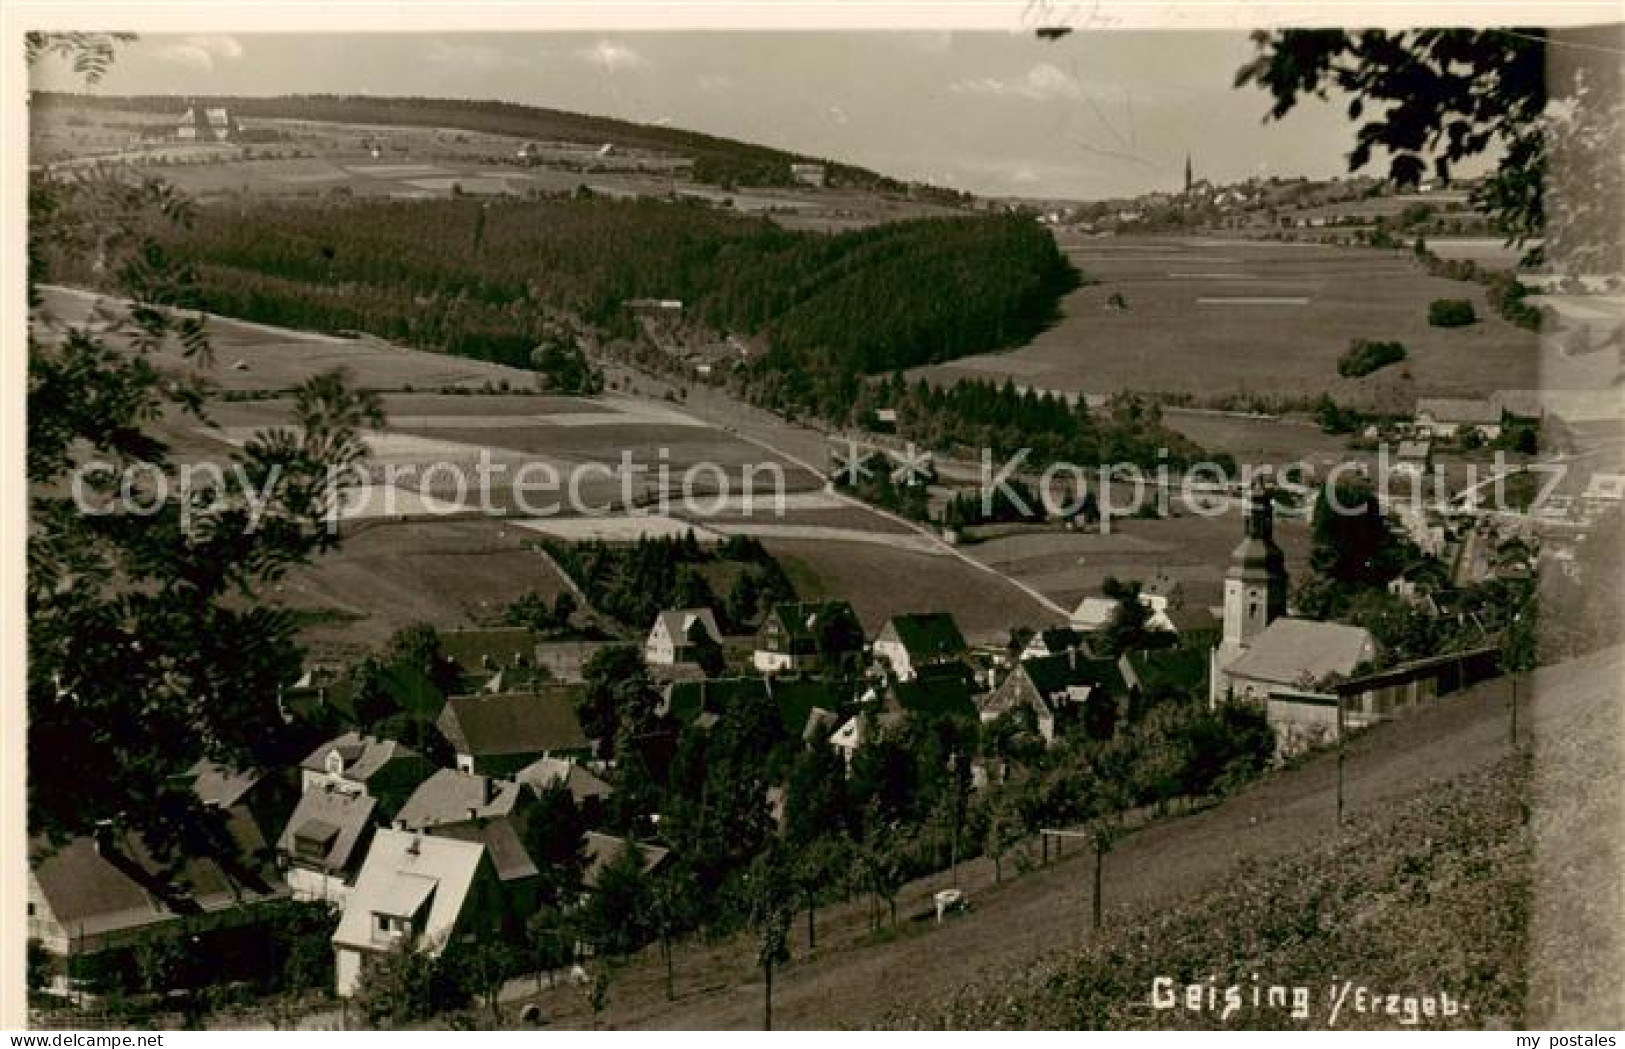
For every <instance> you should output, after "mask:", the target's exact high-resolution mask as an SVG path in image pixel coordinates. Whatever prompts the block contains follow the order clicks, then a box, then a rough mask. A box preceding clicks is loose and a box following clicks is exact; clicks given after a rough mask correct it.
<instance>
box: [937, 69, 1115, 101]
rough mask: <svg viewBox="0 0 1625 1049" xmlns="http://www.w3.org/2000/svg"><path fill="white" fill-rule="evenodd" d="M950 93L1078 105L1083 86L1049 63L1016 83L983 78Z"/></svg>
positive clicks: (1018, 79) (1068, 74) (967, 81)
mask: <svg viewBox="0 0 1625 1049" xmlns="http://www.w3.org/2000/svg"><path fill="white" fill-rule="evenodd" d="M950 90H952V91H956V92H958V93H960V94H970V95H991V96H995V97H1003V98H1024V99H1027V100H1028V101H1030V102H1052V101H1055V100H1058V99H1064V100H1067V101H1072V102H1076V101H1079V100H1081V99H1082V98H1083V97H1084V90H1083V85H1082V84H1080V83H1079V82H1078V79H1077V77H1074V76H1073V75H1071V74H1070V73H1067V72H1065V71H1064V70H1062V69H1061V68H1059V67H1058V66H1054V65H1051V64H1050V63H1048V62H1040V63H1039V64H1038V65H1036V66H1033V67H1032V68H1031V69H1029V70H1027V72H1026V74H1025V75H1024V76H1020V77H1016V78H1014V79H1010V80H999V79H997V78H995V77H982V78H980V79H977V80H961V81H959V82H958V83H956V84H954V85H953V86H952V87H951V88H950Z"/></svg>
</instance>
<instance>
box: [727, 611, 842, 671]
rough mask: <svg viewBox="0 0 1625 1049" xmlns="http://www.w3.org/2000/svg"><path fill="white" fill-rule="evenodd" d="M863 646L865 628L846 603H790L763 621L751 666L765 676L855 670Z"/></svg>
mask: <svg viewBox="0 0 1625 1049" xmlns="http://www.w3.org/2000/svg"><path fill="white" fill-rule="evenodd" d="M863 643H864V634H863V624H862V623H861V622H859V620H858V616H857V613H855V612H853V611H852V606H851V605H849V604H847V603H846V602H845V601H794V602H786V603H783V604H777V605H774V606H773V607H772V608H770V609H768V611H767V615H766V616H765V617H763V620H762V626H761V629H760V630H758V631H757V634H756V648H755V651H754V652H753V653H752V655H751V663H752V665H754V666H755V667H756V669H757V670H759V671H761V672H762V673H764V674H771V673H776V672H780V671H785V670H795V671H833V670H841V669H849V668H855V667H856V666H857V664H858V663H859V662H860V661H861V660H862V658H863Z"/></svg>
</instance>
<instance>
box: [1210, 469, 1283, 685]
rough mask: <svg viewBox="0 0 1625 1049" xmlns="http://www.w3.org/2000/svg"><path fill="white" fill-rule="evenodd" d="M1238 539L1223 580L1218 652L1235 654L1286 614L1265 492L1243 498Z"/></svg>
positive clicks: (1271, 504)
mask: <svg viewBox="0 0 1625 1049" xmlns="http://www.w3.org/2000/svg"><path fill="white" fill-rule="evenodd" d="M1244 512H1245V515H1246V517H1245V523H1244V525H1243V533H1244V534H1243V537H1242V540H1241V542H1240V543H1239V544H1238V545H1237V546H1236V549H1235V551H1234V552H1233V553H1231V555H1230V568H1229V570H1228V571H1227V572H1225V576H1224V642H1223V647H1224V648H1225V649H1228V650H1229V651H1230V652H1231V653H1237V652H1239V651H1240V650H1241V649H1244V648H1246V647H1247V646H1248V645H1249V644H1251V643H1252V640H1253V638H1255V637H1257V636H1258V635H1259V634H1261V633H1263V632H1264V628H1265V627H1267V626H1269V625H1270V623H1271V622H1273V621H1274V620H1276V619H1278V618H1280V617H1281V616H1283V615H1285V614H1286V593H1287V574H1286V556H1285V555H1284V554H1282V553H1281V548H1280V547H1279V546H1276V545H1275V502H1274V498H1273V494H1272V493H1271V492H1270V491H1269V489H1267V488H1265V487H1263V486H1261V485H1260V486H1258V487H1255V488H1253V489H1252V490H1251V491H1250V492H1248V493H1247V502H1246V507H1245V511H1244Z"/></svg>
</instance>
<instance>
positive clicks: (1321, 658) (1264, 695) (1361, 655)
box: [1220, 616, 1377, 702]
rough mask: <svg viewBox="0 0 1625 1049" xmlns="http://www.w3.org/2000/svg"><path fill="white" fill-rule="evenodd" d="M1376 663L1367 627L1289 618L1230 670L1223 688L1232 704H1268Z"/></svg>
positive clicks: (1244, 652) (1266, 632)
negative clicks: (1279, 694) (1276, 696)
mask: <svg viewBox="0 0 1625 1049" xmlns="http://www.w3.org/2000/svg"><path fill="white" fill-rule="evenodd" d="M1376 657H1377V643H1376V641H1375V639H1373V638H1372V636H1371V632H1370V631H1368V630H1366V629H1365V628H1364V627H1357V626H1350V625H1348V624H1347V623H1323V622H1320V621H1318V620H1313V619H1296V618H1293V617H1291V616H1283V617H1281V618H1280V619H1276V620H1274V621H1273V622H1271V623H1270V625H1269V626H1267V627H1265V628H1264V632H1263V633H1261V634H1259V635H1258V636H1257V637H1255V638H1253V639H1252V641H1251V643H1250V644H1249V645H1248V646H1247V648H1245V649H1244V650H1242V652H1241V653H1240V655H1238V656H1237V657H1236V658H1235V659H1234V660H1232V661H1231V662H1230V663H1228V664H1227V665H1226V666H1225V667H1224V669H1223V674H1224V678H1223V681H1222V682H1221V683H1220V688H1221V689H1222V690H1223V692H1224V694H1225V695H1226V696H1228V697H1229V698H1231V699H1242V700H1253V701H1257V702H1264V701H1266V700H1268V698H1269V696H1270V694H1271V692H1273V691H1277V690H1282V689H1295V690H1315V689H1317V688H1319V687H1321V685H1322V683H1324V682H1326V681H1328V680H1334V679H1341V678H1346V677H1349V676H1351V675H1352V674H1353V673H1354V672H1355V670H1356V669H1357V668H1360V667H1362V666H1364V665H1366V664H1369V663H1371V662H1372V661H1373V660H1375V659H1376Z"/></svg>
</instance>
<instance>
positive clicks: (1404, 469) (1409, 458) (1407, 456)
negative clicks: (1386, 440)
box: [1393, 440, 1433, 477]
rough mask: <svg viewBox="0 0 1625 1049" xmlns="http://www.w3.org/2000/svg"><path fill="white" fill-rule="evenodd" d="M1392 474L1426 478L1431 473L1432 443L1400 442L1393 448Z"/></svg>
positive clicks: (1421, 441) (1419, 441)
mask: <svg viewBox="0 0 1625 1049" xmlns="http://www.w3.org/2000/svg"><path fill="white" fill-rule="evenodd" d="M1393 470H1394V473H1395V474H1396V475H1398V476H1403V477H1426V476H1427V475H1428V474H1431V473H1432V472H1433V442H1431V441H1423V440H1412V441H1400V442H1399V444H1398V445H1397V446H1396V447H1395V448H1394V466H1393Z"/></svg>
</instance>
